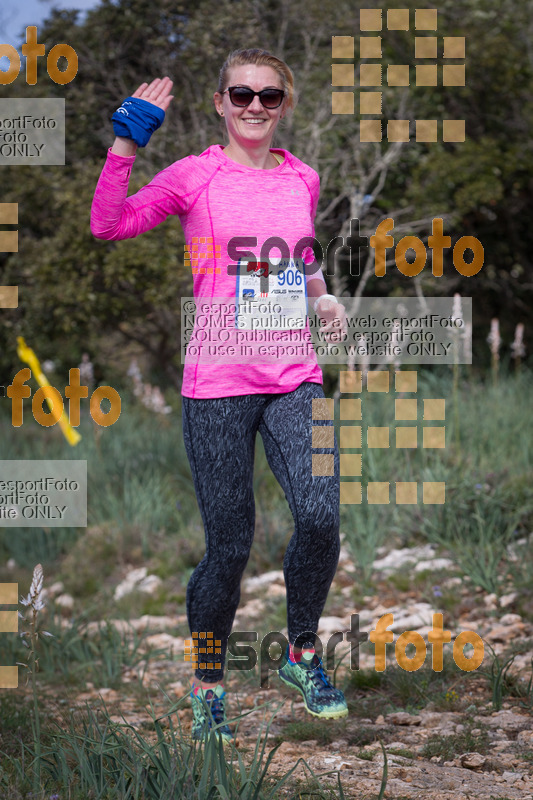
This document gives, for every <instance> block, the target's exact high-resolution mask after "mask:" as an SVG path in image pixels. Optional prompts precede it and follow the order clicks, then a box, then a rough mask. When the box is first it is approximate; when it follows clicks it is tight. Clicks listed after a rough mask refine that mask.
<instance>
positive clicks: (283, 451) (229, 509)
mask: <svg viewBox="0 0 533 800" xmlns="http://www.w3.org/2000/svg"><path fill="white" fill-rule="evenodd" d="M323 397H324V392H323V389H322V386H321V385H320V384H319V383H312V382H309V381H304V382H303V383H301V384H300V386H298V388H297V389H295V390H294V391H292V392H284V393H283V394H249V395H238V396H236V397H219V398H212V399H193V398H189V397H183V398H182V415H183V438H184V441H185V448H186V451H187V456H188V458H189V463H190V466H191V471H192V476H193V480H194V487H195V491H196V497H197V500H198V505H199V507H200V513H201V515H202V519H203V523H204V529H205V542H206V552H205V555H204V557H203V558H202V560H201V561H200V563H199V564H198V566H197V567H196V569H195V570H194V572H193V574H192V575H191V578H190V580H189V584H188V586H187V617H188V622H189V628H190V630H191V634H192V633H193V632H197V633H200V632H212V633H213V637H214V641H215V640H220V641H221V655H216V656H214V660H215V661H217V662H219V663H220V667H219V668H217V669H201V668H199V667H198V668H197V669H196V670H195V676H196V678H198V679H200V680H205V681H208V682H213V683H214V682H216V681H220V680H222V679H223V676H224V663H225V654H226V648H227V641H228V637H229V635H230V633H231V628H232V625H233V620H234V617H235V613H236V611H237V607H238V605H239V600H240V583H241V577H242V574H243V572H244V569H245V567H246V564H247V562H248V558H249V554H250V548H251V546H252V541H253V538H254V527H255V503H254V495H253V466H254V447H255V437H256V433H257V431H258V430H259V433H260V434H261V438H262V440H263V445H264V449H265V453H266V457H267V460H268V463H269V465H270V467H271V469H272V472H273V473H274V475H275V476H276V478H277V480H278V481H279V483H280V485H281V487H282V489H283V491H284V492H285V497H286V498H287V501H288V503H289V506H290V509H291V512H292V515H293V518H294V525H295V527H294V533H293V535H292V537H291V539H290V541H289V544H288V546H287V550H286V552H285V556H284V559H283V572H284V575H285V585H286V589H287V623H288V633H289V641H290V642H291V643H293V644H294V642H295V640H296V638H297V636H298V635H299V634H301V633H304V632H309V631H310V632H311V633H316V631H317V629H318V621H319V619H320V615H321V614H322V611H323V609H324V606H325V604H326V599H327V595H328V592H329V588H330V586H331V582H332V580H333V577H334V575H335V571H336V569H337V564H338V560H339V550H340V539H339V454H338V446H337V440H336V437H335V447H334V475H333V476H313V475H312V466H311V454H312V452H314V453H327V452H330V453H331V449H330V450H329V451H328V450H324V449H318V450H317V449H315V450H314V451H313V450H312V439H311V433H312V431H311V428H312V426H313V425H333V422H332V421H328V420H325V419H322V420H314V421H313V419H312V398H323ZM267 633H268V631H267V630H265V631H258V639H259V641H260V640H261V639H262V637H263V636H264V635H266V634H267ZM298 643H299V644H300V645H305V644H310V645H311V646H313V638H312V637H311V638H310V639H309V640H308V642H302V641H301V640H299V642H298ZM199 644H200V645H201V644H202V642H199ZM205 658H206V661H205V662H203V659H204V656H202V655H200V657H199V659H198V662H199V664H200V663H202V662H203V663H204V666H206V665H207V664H208V661H207V658H209V656H205Z"/></svg>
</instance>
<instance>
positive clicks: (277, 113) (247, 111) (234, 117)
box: [214, 64, 285, 147]
mask: <svg viewBox="0 0 533 800" xmlns="http://www.w3.org/2000/svg"><path fill="white" fill-rule="evenodd" d="M228 74H229V81H228V84H227V86H247V87H248V88H250V89H253V91H254V92H260V91H261V89H283V85H282V81H281V78H280V76H279V75H278V73H277V72H276V70H275V69H272V67H268V66H266V65H261V66H258V65H256V64H244V65H242V66H238V67H231V68H230V69H229V70H228ZM226 88H227V87H226ZM214 99H215V105H216V108H217V111H218V113H219V114H220V113H221V112H224V119H225V121H226V127H227V129H228V135H229V139H230V142H232V141H235V142H238V143H239V144H240V145H241V146H244V147H254V146H256V145H258V144H264V143H265V142H268V144H269V145H270V142H271V140H272V137H273V136H274V132H275V130H276V127H277V124H278V122H279V121H280V119H281V118H282V117H283V115H284V113H285V100H284V101H283V102H282V104H281V105H280V106H279V108H265V107H264V106H263V105H262V103H261V101H260V99H259V97H258V96H257V95H256V96H255V97H254V99H253V100H252V102H251V103H250V105H249V106H246V107H245V108H240V107H239V106H234V105H233V103H232V102H231V100H230V97H229V92H225V93H224V94H223V95H221V94H220V93H219V92H215V95H214Z"/></svg>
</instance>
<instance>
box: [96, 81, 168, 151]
mask: <svg viewBox="0 0 533 800" xmlns="http://www.w3.org/2000/svg"><path fill="white" fill-rule="evenodd" d="M172 86H173V83H172V81H171V80H170V78H169V77H168V76H165V77H164V78H155V79H154V80H153V81H152V82H151V83H141V85H140V86H139V88H138V89H136V90H135V92H134V93H133V94H132V95H131V96H132V97H138V98H139V99H140V100H146V102H147V103H153V104H154V106H157V107H158V108H161V109H163V111H166V110H167V108H168V107H169V105H170V103H171V102H172V98H173V95H171V94H170V92H171V91H172ZM111 152H112V153H116V155H117V156H134V155H135V153H136V152H137V145H136V144H135V142H134V141H132V139H125V138H124V137H122V136H117V137H116V139H115V141H114V143H113V147H112V148H111Z"/></svg>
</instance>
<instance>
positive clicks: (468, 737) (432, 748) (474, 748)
mask: <svg viewBox="0 0 533 800" xmlns="http://www.w3.org/2000/svg"><path fill="white" fill-rule="evenodd" d="M474 728H479V729H480V730H481V733H479V734H478V735H476V736H474V735H473V734H472V730H473V729H474ZM489 749H490V748H489V737H488V734H487V732H486V730H484V729H483V728H482V726H481V725H480V724H479V723H478V722H476V724H475V725H474V724H471V725H469V726H468V727H467V728H466V730H465V731H464V732H463V733H454V734H452V735H450V736H442V735H441V734H436V733H434V734H432V735H431V736H430V737H429V738H428V740H427V742H426V744H425V745H424V747H423V749H422V753H421V755H422V756H423V757H424V758H432V757H433V756H438V757H439V758H440V759H441V761H451V760H452V759H453V758H455V756H457V755H461V754H462V753H480V754H481V755H483V754H484V753H487V752H488V751H489Z"/></svg>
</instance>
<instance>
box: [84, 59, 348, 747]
mask: <svg viewBox="0 0 533 800" xmlns="http://www.w3.org/2000/svg"><path fill="white" fill-rule="evenodd" d="M171 90H172V81H171V80H170V79H169V78H168V77H165V78H162V79H159V78H157V79H156V80H154V81H152V83H150V84H149V85H148V84H146V83H143V84H142V85H141V86H140V87H139V88H138V89H137V91H136V92H135V93H134V94H133V95H132V96H131V97H130V98H128V99H127V100H126V101H125V102H124V104H123V106H121V108H120V109H118V111H117V112H116V113H115V114H114V115H113V120H114V130H115V133H116V134H117V138H116V139H115V142H114V144H113V146H112V147H111V148H110V150H109V151H108V154H107V160H106V163H105V166H104V168H103V170H102V174H101V176H100V179H99V181H98V185H97V187H96V192H95V196H94V201H93V206H92V212H91V230H92V232H93V234H94V235H95V236H96V237H97V238H100V239H126V238H131V237H134V236H139V235H140V234H141V233H143V232H145V231H147V230H149V229H151V228H153V227H154V226H156V225H158V224H159V223H160V222H162V221H163V220H165V219H166V218H167V217H168V216H169V215H170V214H176V215H178V217H179V219H180V222H181V224H182V226H183V230H184V234H185V241H186V242H187V247H188V252H189V258H190V263H191V266H192V270H193V291H194V297H195V301H196V303H197V306H198V309H197V318H196V321H195V327H194V332H193V335H192V337H191V340H190V342H189V347H188V351H187V357H186V359H185V365H184V372H183V384H182V390H181V394H182V419H183V437H184V441H185V447H186V451H187V456H188V459H189V463H190V467H191V472H192V476H193V481H194V487H195V492H196V497H197V500H198V505H199V508H200V512H201V515H202V520H203V523H204V528H205V541H206V552H205V555H204V557H203V558H202V560H201V561H200V563H199V564H198V566H197V567H196V569H195V570H194V572H193V574H192V576H191V578H190V580H189V584H188V586H187V617H188V623H189V627H190V631H191V635H192V636H193V637H194V642H195V644H196V643H197V645H198V653H199V654H200V655H199V660H198V663H197V666H196V669H195V672H194V677H193V679H192V685H191V703H192V707H193V716H194V720H193V730H192V736H193V738H203V736H204V733H205V731H206V729H210V728H211V726H212V725H215V724H216V725H217V731H218V733H219V734H220V736H221V737H222V739H223V740H224V742H231V741H232V740H233V732H232V731H231V729H230V727H229V726H228V725H227V721H226V715H225V700H224V698H225V690H224V684H223V679H224V664H225V657H226V649H227V643H228V637H229V635H230V633H231V629H232V625H233V620H234V617H235V613H236V611H237V607H238V604H239V599H240V583H241V577H242V575H243V572H244V569H245V567H246V564H247V561H248V557H249V554H250V548H251V545H252V541H253V536H254V527H255V506H254V495H253V465H254V447H255V438H256V434H257V431H259V433H260V434H261V437H262V440H263V445H264V449H265V453H266V457H267V459H268V463H269V466H270V467H271V469H272V471H273V473H274V475H275V476H276V478H277V480H278V481H279V483H280V485H281V487H282V488H283V490H284V492H285V496H286V498H287V501H288V503H289V506H290V509H291V512H292V515H293V517H294V526H295V527H294V533H293V534H292V537H291V539H290V541H289V544H288V546H287V550H286V553H285V556H284V560H283V570H284V576H285V583H286V589H287V624H288V640H289V642H288V646H287V649H286V652H285V653H284V654H283V658H282V659H281V662H280V663H281V664H282V665H281V667H280V668H279V670H278V674H279V677H280V678H281V679H282V681H283V682H284V683H286V684H287V685H289V686H292V687H294V688H295V689H297V690H298V691H299V692H300V693H301V694H302V695H303V698H304V703H305V706H306V708H307V710H308V711H309V712H310V713H311V714H313V715H315V716H318V717H333V718H334V717H341V716H345V715H346V714H347V713H348V709H347V706H346V701H345V699H344V695H343V693H342V692H341V691H340V690H339V689H336V688H334V687H333V686H332V684H331V683H330V681H329V678H328V676H327V674H326V672H325V671H324V668H323V666H322V661H321V659H320V658H319V656H318V655H317V653H316V652H315V643H316V632H317V629H318V622H319V619H320V615H321V613H322V611H323V609H324V606H325V603H326V599H327V595H328V592H329V588H330V586H331V582H332V580H333V577H334V575H335V571H336V568H337V563H338V558H339V550H340V540H339V455H338V447H337V442H336V440H335V439H334V435H333V431H332V430H331V431H328V432H327V433H326V431H325V430H324V431H323V433H324V436H326V438H322V439H320V440H319V439H318V438H317V436H316V435H315V436H313V430H312V429H313V426H315V431H316V426H317V425H324V426H328V427H329V426H332V425H333V422H332V421H331V420H328V419H327V415H325V414H323V415H322V419H318V420H317V419H316V418H317V413H316V412H317V411H319V409H320V407H322V409H323V407H324V405H325V401H324V392H323V388H322V383H323V379H322V371H321V369H320V367H319V365H318V363H317V359H316V354H315V352H314V350H313V347H312V344H309V342H310V331H309V325H308V322H307V317H306V311H307V300H308V299H309V300H310V301H311V302H312V305H313V308H314V310H315V311H316V313H317V314H318V315H319V316H320V317H321V319H322V322H323V323H324V322H326V324H325V325H324V327H323V328H322V330H323V331H324V332H325V335H326V338H327V339H328V340H329V341H340V340H341V339H342V338H343V337H344V335H345V312H344V307H343V305H342V304H340V303H338V302H337V300H336V298H335V297H333V296H332V295H330V294H328V293H327V289H326V284H325V282H324V279H323V277H322V274H321V272H320V270H319V269H317V264H316V262H315V260H314V255H313V252H312V250H311V249H310V248H309V247H302V246H301V245H300V251H301V252H300V253H299V255H302V256H303V258H302V260H301V264H302V268H301V269H300V271H298V269H295V268H294V262H292V263H290V262H287V263H285V267H286V269H285V271H282V270H281V268H280V266H279V264H281V261H280V260H279V259H278V262H279V263H278V266H277V267H276V266H275V265H273V261H272V262H269V261H268V257H267V258H266V259H265V258H261V257H260V251H261V248H262V247H263V245H264V243H265V242H266V241H267V240H269V239H271V238H272V237H275V241H274V240H273V242H274V243H273V244H272V247H279V248H280V250H281V251H282V256H284V255H285V249H284V244H286V246H287V248H288V252H289V253H291V254H294V256H295V258H296V255H297V254H296V252H295V248H296V247H297V245H298V243H299V242H300V240H303V244H304V245H305V237H313V236H314V226H313V219H314V216H315V212H316V208H317V203H318V195H319V178H318V175H317V173H316V172H315V171H314V170H313V169H311V167H309V166H308V165H307V164H305V163H303V162H302V161H300V160H299V159H298V158H296V157H295V156H294V155H292V153H290V152H289V151H288V150H282V149H271V147H270V145H271V143H272V138H273V136H274V133H275V131H276V127H277V125H278V123H279V121H280V119H282V118H283V117H284V116H285V114H286V113H287V112H288V111H289V110H290V109H292V108H293V107H294V104H295V97H294V83H293V75H292V72H291V70H290V69H289V67H288V66H287V65H286V64H285V63H284V62H283V61H281V60H280V59H278V58H276V57H275V56H273V55H272V54H270V53H269V52H267V51H266V50H260V49H248V50H236V51H234V52H232V53H231V54H230V55H229V57H228V59H227V60H226V62H225V63H224V65H223V66H222V69H221V71H220V76H219V83H218V89H217V91H216V92H215V93H214V103H215V108H216V111H217V113H218V114H220V116H221V117H223V118H224V121H225V124H226V129H227V136H228V139H229V144H227V145H226V146H222V145H220V144H215V145H212V146H210V147H208V148H207V150H205V151H204V152H203V153H201V154H200V155H199V156H195V155H190V156H187V157H186V158H183V159H181V160H179V161H176V162H174V163H173V164H171V165H170V166H169V167H167V168H166V169H164V170H162V171H161V172H160V173H158V174H157V175H156V176H155V177H154V178H153V180H152V181H151V182H150V183H149V184H147V185H146V186H144V187H143V188H142V189H140V191H138V192H136V193H135V194H133V195H131V196H130V197H128V196H127V190H128V180H129V176H130V172H131V169H132V166H133V163H134V160H135V153H136V149H137V146H138V145H141V146H144V145H145V144H146V143H147V142H148V139H149V138H150V134H151V133H152V132H153V130H155V129H156V128H157V127H158V126H159V125H160V124H161V122H162V119H163V117H164V112H165V111H166V110H167V108H168V107H169V105H170V102H171V100H172V95H171V94H170V92H171ZM236 237H238V239H237V238H236ZM243 237H245V238H243ZM246 240H247V241H246ZM254 241H255V244H253V242H254ZM251 242H252V244H251ZM307 244H309V242H307ZM237 245H239V246H240V247H241V249H242V248H243V247H245V246H246V245H247V246H246V250H247V251H248V253H247V255H248V263H247V264H246V261H245V260H242V259H238V258H237V259H236V257H235V252H236V251H235V248H236V247H237ZM241 252H242V250H241ZM264 252H265V251H263V253H264ZM238 255H239V252H238V251H237V256H238ZM252 255H253V258H254V259H255V262H256V263H254V261H253V259H252ZM186 258H187V256H186ZM236 261H237V262H238V263H235V262H236ZM265 261H266V264H265ZM304 263H305V267H303V264H304ZM311 264H313V265H314V267H315V269H314V271H312V270H311V269H307V267H308V266H309V267H310V265H311ZM269 273H270V274H269ZM302 273H304V276H303V277H302ZM259 275H261V276H262V277H258V276H259ZM254 280H255V283H254ZM259 289H261V291H259ZM263 296H264V297H265V298H270V299H272V297H274V298H275V299H276V303H277V305H276V304H274V305H273V306H269V307H268V308H269V309H270V310H271V309H272V308H274V309H276V312H277V314H278V323H277V325H278V326H279V324H280V323H279V319H283V320H284V323H283V324H284V325H285V330H281V331H280V330H274V328H276V320H273V321H272V318H271V315H270V314H267V315H266V318H264V319H259V318H258V316H257V309H258V308H260V306H259V305H257V303H256V305H255V306H253V307H252V309H251V310H250V305H251V301H252V300H253V301H257V298H258V297H263ZM219 298H226V301H225V302H222V303H220V301H219ZM215 301H216V302H215ZM230 301H232V302H230ZM206 303H207V306H208V307H207V319H208V320H210V322H208V323H207V333H209V336H211V334H217V336H218V342H219V343H220V342H224V348H222V347H219V348H218V349H217V346H214V348H213V349H212V350H208V348H207V346H204V349H203V355H202V353H201V350H202V348H201V346H200V345H201V342H202V340H205V335H206V323H205V317H206V314H205V313H204V320H203V322H202V327H199V325H198V324H197V321H198V315H199V311H200V306H202V311H203V312H205V311H206V309H205V304H206ZM247 304H248V305H247ZM302 309H303V316H304V319H303V322H304V325H301V326H300V327H299V328H295V327H294V319H296V318H298V315H300V316H301V315H302ZM241 312H242V313H241ZM291 314H292V316H291ZM269 320H270V321H269ZM241 326H242V327H241ZM221 328H222V329H223V330H224V334H225V336H224V337H222V336H221V333H220V331H221ZM288 328H290V330H288ZM200 333H202V336H200ZM226 334H227V335H226ZM217 336H215V337H214V338H215V339H217ZM243 341H245V342H246V347H248V348H249V349H248V350H245V351H244V352H245V353H246V357H241V359H240V360H239V356H238V357H237V360H235V358H233V360H232V358H231V357H230V356H231V351H230V350H229V345H228V342H230V343H231V342H233V343H234V344H235V345H238V344H239V342H240V343H241V344H242V342H243ZM191 343H194V345H193V344H191ZM222 349H223V352H224V355H220V353H221V352H222ZM240 352H242V351H240ZM250 354H251V355H250ZM304 354H305V355H304ZM314 401H317V403H314ZM313 411H315V413H313ZM318 416H320V413H318ZM313 448H314V450H315V453H316V452H317V448H322V449H319V450H318V452H319V453H320V452H324V450H325V451H326V452H328V450H329V453H331V452H332V451H333V465H334V469H333V470H331V469H329V470H327V469H326V470H323V471H324V472H331V471H332V473H333V474H330V475H329V474H326V475H322V474H321V475H314V474H313V469H312V458H311V455H312V451H313ZM264 633H265V634H266V633H267V631H265V632H264ZM202 652H203V653H209V652H210V655H202Z"/></svg>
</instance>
